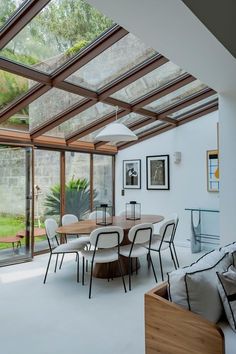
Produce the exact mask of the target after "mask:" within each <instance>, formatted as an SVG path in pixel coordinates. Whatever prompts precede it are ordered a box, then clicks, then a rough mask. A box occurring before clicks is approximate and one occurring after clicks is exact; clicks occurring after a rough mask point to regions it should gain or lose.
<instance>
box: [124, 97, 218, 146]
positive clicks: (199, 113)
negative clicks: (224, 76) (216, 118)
mask: <svg viewBox="0 0 236 354" xmlns="http://www.w3.org/2000/svg"><path fill="white" fill-rule="evenodd" d="M217 109H218V103H214V104H208V105H206V106H205V107H204V108H202V109H201V110H200V111H197V112H195V113H191V114H189V115H185V116H184V118H183V119H180V120H179V121H178V126H180V125H183V124H185V123H188V122H190V121H192V120H194V119H197V118H200V117H202V116H204V115H206V114H209V113H211V112H214V111H216V110H217ZM175 127H176V126H173V125H170V124H167V125H165V126H162V127H159V128H156V129H153V130H152V131H149V132H146V133H145V132H144V133H143V134H142V135H141V136H139V138H138V140H136V141H131V142H129V143H125V144H121V145H119V146H118V150H123V149H126V148H127V147H130V146H132V145H135V144H137V143H140V142H142V141H144V140H147V139H150V138H152V137H154V136H156V135H159V134H161V133H164V132H166V131H168V130H170V129H173V128H175Z"/></svg>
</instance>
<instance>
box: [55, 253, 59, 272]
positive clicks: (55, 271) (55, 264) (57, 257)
mask: <svg viewBox="0 0 236 354" xmlns="http://www.w3.org/2000/svg"><path fill="white" fill-rule="evenodd" d="M58 256H59V255H58V254H57V258H56V263H55V268H54V273H56V271H57V262H58Z"/></svg>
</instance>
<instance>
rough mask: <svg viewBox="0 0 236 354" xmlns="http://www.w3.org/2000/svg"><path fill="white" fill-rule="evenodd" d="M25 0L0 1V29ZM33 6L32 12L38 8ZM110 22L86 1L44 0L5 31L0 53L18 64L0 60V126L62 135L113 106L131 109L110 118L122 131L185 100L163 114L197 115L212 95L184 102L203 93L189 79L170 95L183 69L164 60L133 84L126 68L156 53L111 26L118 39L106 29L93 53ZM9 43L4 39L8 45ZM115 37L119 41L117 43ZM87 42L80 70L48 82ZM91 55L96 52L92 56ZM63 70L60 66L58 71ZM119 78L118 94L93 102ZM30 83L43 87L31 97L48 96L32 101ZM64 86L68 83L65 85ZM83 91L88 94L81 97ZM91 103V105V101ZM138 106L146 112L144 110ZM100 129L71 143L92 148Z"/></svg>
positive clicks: (130, 69) (177, 116) (149, 128)
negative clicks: (105, 42)
mask: <svg viewBox="0 0 236 354" xmlns="http://www.w3.org/2000/svg"><path fill="white" fill-rule="evenodd" d="M28 1H29V0H28ZM28 1H24V0H6V1H4V0H0V27H1V26H4V24H5V23H8V21H9V25H11V21H13V20H14V13H17V11H18V9H19V7H21V6H24V5H25V4H27V2H28ZM36 3H37V6H38V2H37V1H35V4H36ZM39 4H40V3H39ZM37 6H36V9H38V7H37ZM32 13H34V10H33V12H32V9H29V13H25V14H24V16H25V17H26V18H24V17H21V19H20V23H21V24H22V25H24V24H25V23H27V18H28V17H27V16H30V17H31V15H32ZM12 23H14V22H12ZM112 25H114V24H113V22H112V20H110V19H109V18H107V17H105V16H104V15H103V14H101V13H100V12H99V11H98V10H96V9H95V8H93V7H92V6H91V5H90V4H88V3H86V1H85V0H51V1H49V2H48V3H47V5H45V7H44V8H43V9H42V10H41V11H40V12H39V13H38V14H37V15H36V16H35V17H34V18H33V19H32V20H31V21H30V22H29V23H28V24H27V25H25V26H24V28H23V29H22V30H21V31H19V32H18V33H17V27H16V28H15V29H14V28H13V31H12V32H11V33H10V37H9V34H7V33H6V37H3V41H4V43H7V40H8V39H9V42H8V44H7V45H6V46H5V47H4V48H3V49H2V51H1V52H0V55H1V56H2V57H3V58H8V59H10V60H12V61H13V62H16V63H18V65H13V64H12V63H11V62H9V61H5V60H1V63H0V64H1V67H2V68H5V69H6V70H9V72H8V71H3V70H1V71H0V114H1V117H2V120H4V114H5V108H6V107H7V106H10V107H8V108H7V115H5V119H6V118H7V117H8V115H9V116H10V114H12V116H11V117H10V118H9V119H7V120H5V121H4V122H3V123H1V124H0V128H2V129H12V130H16V131H25V132H31V133H32V132H33V131H34V129H36V128H37V127H40V126H41V125H42V124H43V125H44V132H45V133H44V134H45V135H49V136H55V137H62V138H67V137H68V136H70V135H71V134H72V135H73V133H76V132H77V131H79V130H80V129H86V126H87V125H89V124H90V125H92V126H93V129H95V128H96V124H97V123H98V122H99V120H101V118H104V117H106V116H107V115H110V114H113V113H115V107H114V106H115V105H117V104H118V106H119V107H118V110H119V112H120V111H123V110H124V109H127V110H128V111H129V112H132V113H130V114H127V115H125V116H124V117H122V118H120V119H118V121H120V122H123V123H124V124H125V125H128V126H129V125H130V124H133V123H136V122H137V123H140V122H142V124H143V120H145V119H147V122H150V121H151V120H150V119H148V117H152V116H154V117H155V114H153V112H154V113H157V114H160V113H162V112H165V113H164V114H165V115H166V114H167V112H166V111H167V110H168V109H169V108H172V107H173V106H175V105H177V104H178V103H181V102H182V101H184V100H186V99H189V101H188V102H187V103H188V106H187V107H185V108H183V109H181V110H180V109H179V111H177V110H178V106H177V107H175V110H176V112H174V113H171V114H170V115H169V117H170V118H173V119H176V120H178V119H182V118H184V117H185V116H186V115H189V114H194V113H195V112H199V111H200V110H201V112H202V115H203V114H204V108H205V109H207V108H208V107H209V105H211V102H213V101H214V100H216V99H217V95H214V91H213V90H212V91H209V93H210V94H211V96H210V97H208V98H206V99H201V95H200V94H199V96H198V98H199V101H198V102H196V103H194V104H191V98H192V97H194V94H195V93H203V92H204V91H203V89H204V88H206V87H207V86H206V85H204V84H203V83H201V82H200V81H199V80H197V79H196V80H194V81H192V82H191V83H189V84H188V85H185V86H182V87H180V88H179V89H177V90H174V89H175V87H176V86H175V85H174V83H175V82H176V80H178V79H179V78H182V76H183V75H185V74H186V72H185V71H184V70H182V69H181V68H179V67H178V66H177V65H175V64H173V63H171V62H166V63H165V64H163V65H161V66H160V67H158V68H157V69H155V70H152V71H151V68H152V66H150V67H149V68H148V69H149V72H148V70H147V71H145V72H148V73H147V74H146V75H144V76H143V77H141V78H139V79H137V80H135V77H137V76H135V75H134V76H132V74H133V73H134V71H133V69H134V68H135V69H139V68H141V67H142V65H143V64H145V65H146V66H147V65H148V63H150V65H151V60H150V61H149V59H151V58H153V57H154V58H155V56H156V55H157V54H158V52H157V51H156V50H154V49H152V48H150V47H149V46H147V45H146V44H145V43H143V42H142V41H141V40H140V39H139V38H137V37H136V36H135V35H133V34H131V33H128V32H127V31H124V30H123V29H122V28H121V27H118V26H117V25H116V26H117V27H116V29H117V30H118V32H119V31H121V32H119V34H118V37H117V32H114V33H113V32H111V33H112V34H111V37H109V43H111V44H110V47H109V48H107V49H106V50H104V51H102V50H101V51H99V37H100V36H101V34H102V33H103V32H104V31H107V30H109V28H111V26H112ZM116 29H115V31H116ZM14 30H15V32H14ZM15 33H16V34H15ZM126 33H127V34H126ZM14 34H15V36H14V37H13V38H12V37H11V35H14ZM4 35H5V34H4ZM109 35H110V33H109ZM122 36H123V37H122ZM10 38H12V39H11V40H10ZM118 38H120V39H119V40H118ZM94 40H95V41H96V46H94V48H93V47H89V50H90V51H91V57H90V58H92V59H91V60H90V61H89V62H86V64H85V65H84V66H82V67H80V69H78V70H77V71H76V72H74V73H73V74H71V72H72V71H70V70H68V71H66V70H65V75H62V76H63V78H62V76H60V75H59V76H57V77H56V79H55V77H53V75H52V73H53V71H54V70H55V69H57V68H59V67H61V66H63V65H64V64H65V65H67V64H69V62H70V60H71V58H72V57H74V59H73V63H74V62H75V63H76V60H77V61H78V63H79V60H80V58H79V56H78V57H76V54H77V53H79V51H80V50H81V49H84V48H85V47H87V46H89V45H90V44H91V43H93V41H94ZM101 43H102V41H101ZM112 43H113V44H112ZM97 50H98V51H97ZM98 52H100V54H98V55H97V53H98ZM23 66H27V67H30V68H33V69H34V70H29V68H24V67H23ZM63 68H66V66H65V67H63ZM36 70H38V71H42V72H44V75H42V73H41V74H39V73H38V72H37V71H36ZM11 72H12V73H11ZM67 73H70V76H69V77H67V79H66V81H67V83H66V82H61V81H62V80H64V77H65V76H66V74H67ZM127 74H128V77H129V85H127V86H126V87H123V88H122V89H119V90H118V91H117V92H114V91H113V94H112V95H111V97H107V98H106V97H105V98H104V96H105V95H104V96H102V95H101V96H98V97H96V93H98V95H99V94H100V93H101V92H102V91H103V90H105V89H106V88H109V87H110V86H114V87H116V86H115V85H116V83H117V82H118V81H119V79H120V78H121V79H123V78H125V77H126V76H127ZM22 75H25V76H26V77H28V78H31V80H30V79H26V78H23V77H22ZM67 75H68V74H67ZM38 80H40V82H42V83H43V85H45V87H43V89H42V90H41V89H40V90H38V91H37V93H36V95H40V94H41V93H42V92H45V91H46V90H47V88H48V89H49V91H47V92H46V93H44V94H42V95H41V96H40V97H38V98H35V97H37V96H36V95H35V96H33V95H34V93H33V92H32V96H30V94H29V93H30V92H31V91H30V89H31V88H32V87H33V86H34V85H37V84H38ZM132 80H133V82H132ZM68 82H69V83H70V84H72V85H68ZM179 82H180V81H179ZM180 84H181V83H180ZM47 85H48V86H47ZM166 85H168V92H170V93H169V94H167V95H165V96H163V97H161V98H160V99H158V100H155V101H154V102H151V103H149V104H147V105H146V106H145V107H143V106H142V103H140V104H139V105H137V106H135V104H136V103H137V102H141V101H142V100H143V99H144V97H146V96H147V95H149V94H150V96H151V95H152V94H153V92H156V91H157V90H159V89H162V88H165V87H166ZM172 85H173V86H172ZM78 86H79V87H80V88H85V89H89V90H92V91H94V92H92V93H91V92H90V93H88V90H82V89H79V87H78ZM117 87H118V86H117ZM44 88H45V90H44ZM62 88H63V90H62ZM67 90H68V91H67ZM77 92H79V93H80V94H81V92H82V94H83V95H84V96H83V97H82V96H80V95H78V94H77ZM26 93H28V96H27V97H29V100H30V101H31V103H30V104H29V105H28V106H25V107H23V108H21V109H20V110H19V108H20V107H22V105H21V106H20V107H19V108H17V109H18V110H19V111H18V112H17V114H15V113H14V112H15V111H16V108H15V106H14V104H15V102H18V103H19V100H18V98H20V97H21V96H22V95H25V94H26ZM87 94H88V97H86V95H87ZM91 94H92V97H93V98H92V99H94V101H91V106H90V108H87V109H84V111H83V110H82V109H83V103H84V101H85V100H87V99H88V98H89V99H90V98H91ZM153 97H155V96H153ZM97 98H98V101H96V99H97ZM100 100H101V101H100ZM116 100H117V102H116ZM146 102H147V101H146ZM108 103H109V104H108ZM80 104H81V112H80V113H79V114H77V115H75V116H74V117H72V118H70V119H68V120H65V122H63V123H62V124H60V125H58V126H57V127H55V128H53V129H51V126H50V123H51V122H53V118H54V117H55V118H56V117H57V116H58V115H59V116H60V117H61V118H62V119H63V114H66V113H67V110H69V111H70V110H71V111H72V113H73V109H76V108H77V107H79V106H80ZM215 108H217V106H215ZM144 109H146V111H147V112H146V113H145V110H144ZM135 110H136V112H135ZM173 111H174V109H173ZM65 119H66V117H65ZM47 123H48V124H49V126H48V127H47V126H46V124H47ZM142 124H140V126H142ZM166 124H169V123H166V122H162V121H159V120H157V121H153V122H152V123H149V124H147V125H146V126H142V127H141V128H139V129H136V131H135V133H136V134H138V135H140V134H141V135H142V134H144V133H145V132H152V130H153V129H156V128H157V127H162V126H165V125H166ZM50 129H51V130H50ZM100 130H101V129H97V130H95V131H94V132H93V133H91V134H88V135H87V136H84V137H82V138H81V139H80V140H79V141H90V142H92V143H95V142H96V139H95V138H96V135H97V134H98V132H99V131H100ZM71 140H72V139H71ZM68 144H70V143H68Z"/></svg>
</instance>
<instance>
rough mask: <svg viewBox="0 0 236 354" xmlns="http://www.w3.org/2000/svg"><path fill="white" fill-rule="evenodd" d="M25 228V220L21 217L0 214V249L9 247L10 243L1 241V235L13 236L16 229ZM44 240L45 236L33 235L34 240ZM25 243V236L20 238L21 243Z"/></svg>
mask: <svg viewBox="0 0 236 354" xmlns="http://www.w3.org/2000/svg"><path fill="white" fill-rule="evenodd" d="M24 229H25V220H24V218H23V217H19V216H18V217H17V216H15V217H14V216H9V215H7V216H5V215H4V216H3V215H0V249H5V248H11V247H12V244H11V243H1V237H5V236H15V235H16V234H17V232H18V231H20V230H24ZM42 240H45V237H35V241H36V242H39V241H42ZM24 243H25V238H23V239H22V240H21V244H24Z"/></svg>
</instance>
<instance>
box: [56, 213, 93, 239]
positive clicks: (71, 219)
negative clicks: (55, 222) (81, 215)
mask: <svg viewBox="0 0 236 354" xmlns="http://www.w3.org/2000/svg"><path fill="white" fill-rule="evenodd" d="M78 221H79V219H78V218H77V216H76V215H74V214H65V215H63V216H62V219H61V223H62V226H66V225H70V224H73V223H76V222H78ZM67 236H74V235H70V234H68V235H66V240H67ZM77 237H80V238H81V239H82V240H83V241H84V242H85V241H86V242H88V243H89V238H90V237H89V236H87V235H79V234H77ZM73 241H74V240H73Z"/></svg>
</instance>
